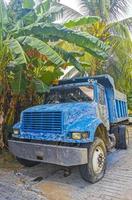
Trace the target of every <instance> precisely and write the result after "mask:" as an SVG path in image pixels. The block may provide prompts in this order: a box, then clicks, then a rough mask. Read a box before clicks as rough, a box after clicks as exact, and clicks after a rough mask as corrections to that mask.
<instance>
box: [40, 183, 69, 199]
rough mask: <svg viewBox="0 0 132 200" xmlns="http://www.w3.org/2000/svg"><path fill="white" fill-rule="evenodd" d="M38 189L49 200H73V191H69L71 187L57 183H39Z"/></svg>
mask: <svg viewBox="0 0 132 200" xmlns="http://www.w3.org/2000/svg"><path fill="white" fill-rule="evenodd" d="M37 189H39V190H40V192H41V193H42V194H43V195H44V196H45V197H46V198H47V199H48V200H71V191H69V187H68V186H67V187H66V185H65V186H64V185H62V184H60V183H57V182H46V183H39V184H38V185H37Z"/></svg>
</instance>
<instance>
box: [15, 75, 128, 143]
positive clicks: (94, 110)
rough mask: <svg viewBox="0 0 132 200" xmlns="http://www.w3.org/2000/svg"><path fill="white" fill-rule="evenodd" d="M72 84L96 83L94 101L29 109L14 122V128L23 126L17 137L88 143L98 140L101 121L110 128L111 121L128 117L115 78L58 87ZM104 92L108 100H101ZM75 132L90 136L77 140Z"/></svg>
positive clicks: (66, 82)
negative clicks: (117, 90)
mask: <svg viewBox="0 0 132 200" xmlns="http://www.w3.org/2000/svg"><path fill="white" fill-rule="evenodd" d="M69 84H70V86H72V87H76V86H84V85H85V86H89V85H90V86H93V87H94V100H93V101H89V102H73V103H71V102H70V103H59V104H45V105H39V106H34V107H31V108H28V109H26V110H25V111H23V112H22V113H21V120H20V122H19V123H17V124H16V125H14V129H19V130H20V134H19V135H18V136H15V135H13V136H14V137H18V138H21V139H32V140H42V141H44V140H45V141H58V142H67V143H88V142H93V141H94V135H95V132H96V129H97V127H98V126H99V125H100V124H103V125H104V126H105V127H106V129H107V130H108V131H109V129H110V125H111V123H117V122H119V121H123V120H125V119H127V102H126V98H125V96H123V95H122V94H118V95H117V92H116V90H115V86H114V81H113V79H112V77H110V76H109V75H101V76H95V77H87V78H86V77H85V78H76V79H72V80H64V81H60V83H59V86H56V87H54V88H57V87H58V88H60V87H63V88H64V89H65V87H69ZM100 92H102V94H103V95H104V97H103V98H104V99H103V98H101V99H100V97H102V96H100ZM101 102H103V103H101ZM120 102H121V103H120ZM101 104H102V105H101ZM120 110H121V113H120ZM72 132H88V134H89V137H88V138H87V139H81V140H73V139H72V138H71V133H72Z"/></svg>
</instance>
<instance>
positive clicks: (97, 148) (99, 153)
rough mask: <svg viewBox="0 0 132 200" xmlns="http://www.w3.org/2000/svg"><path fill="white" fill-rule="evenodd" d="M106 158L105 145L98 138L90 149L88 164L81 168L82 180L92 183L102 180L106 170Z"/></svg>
mask: <svg viewBox="0 0 132 200" xmlns="http://www.w3.org/2000/svg"><path fill="white" fill-rule="evenodd" d="M106 157H107V151H106V147H105V144H104V142H103V140H101V139H100V138H98V137H97V138H96V139H95V141H94V142H93V143H92V144H91V145H90V147H89V149H88V163H87V164H85V165H81V166H80V173H81V176H82V178H83V179H84V180H86V181H88V182H90V183H96V182H97V181H99V180H100V179H102V178H103V176H104V174H105V170H106Z"/></svg>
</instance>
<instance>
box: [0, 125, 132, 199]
mask: <svg viewBox="0 0 132 200" xmlns="http://www.w3.org/2000/svg"><path fill="white" fill-rule="evenodd" d="M129 132H130V145H129V148H128V150H122V151H113V152H112V153H111V154H110V155H109V156H108V166H107V171H106V174H105V177H104V178H103V179H102V180H101V181H99V182H98V183H96V184H90V183H87V182H85V181H84V180H83V179H82V178H81V176H80V174H79V170H78V167H73V168H72V169H71V174H70V175H69V176H68V177H65V176H64V168H63V167H60V166H55V165H49V164H40V165H38V166H35V167H32V168H26V167H23V166H21V165H20V164H19V163H18V162H17V161H16V160H15V158H14V157H13V156H12V155H10V154H9V153H8V152H6V151H4V154H0V200H31V199H32V200H132V127H129Z"/></svg>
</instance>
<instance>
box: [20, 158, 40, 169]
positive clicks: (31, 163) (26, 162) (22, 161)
mask: <svg viewBox="0 0 132 200" xmlns="http://www.w3.org/2000/svg"><path fill="white" fill-rule="evenodd" d="M16 159H17V161H18V162H19V163H20V164H21V165H23V166H25V167H33V166H35V165H37V164H39V162H35V161H31V160H26V159H23V158H19V157H16Z"/></svg>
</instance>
